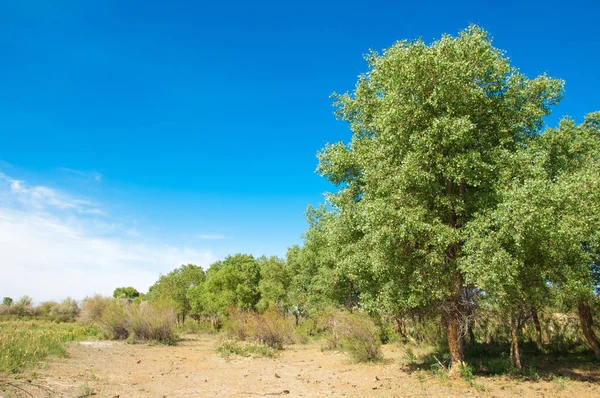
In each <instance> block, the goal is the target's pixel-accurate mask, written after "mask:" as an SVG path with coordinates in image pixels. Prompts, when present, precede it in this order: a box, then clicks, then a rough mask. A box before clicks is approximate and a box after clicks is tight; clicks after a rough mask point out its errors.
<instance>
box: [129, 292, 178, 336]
mask: <svg viewBox="0 0 600 398" xmlns="http://www.w3.org/2000/svg"><path fill="white" fill-rule="evenodd" d="M125 314H126V318H127V329H128V330H129V332H130V336H131V337H132V338H134V339H135V340H142V341H148V340H152V341H158V342H161V343H167V344H172V343H173V342H175V339H176V335H175V324H176V322H177V313H176V312H175V310H174V309H173V308H172V307H170V306H168V305H167V304H165V303H161V302H143V303H141V304H130V305H128V306H127V307H126V308H125Z"/></svg>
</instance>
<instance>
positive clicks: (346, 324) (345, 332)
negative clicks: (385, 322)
mask: <svg viewBox="0 0 600 398" xmlns="http://www.w3.org/2000/svg"><path fill="white" fill-rule="evenodd" d="M325 319H326V323H327V329H328V331H329V336H328V337H327V339H326V348H329V349H339V350H341V351H344V352H346V353H348V355H349V356H350V357H351V358H352V360H353V361H354V362H373V361H378V360H381V359H382V354H381V339H380V332H379V330H378V328H377V326H376V325H375V323H374V322H373V320H372V319H371V318H370V317H369V316H368V315H366V314H364V313H359V312H356V313H349V312H346V311H340V310H332V311H330V312H329V313H328V314H327V315H326V318H325Z"/></svg>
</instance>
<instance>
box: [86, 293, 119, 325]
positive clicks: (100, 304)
mask: <svg viewBox="0 0 600 398" xmlns="http://www.w3.org/2000/svg"><path fill="white" fill-rule="evenodd" d="M111 301H112V299H111V298H109V297H103V296H100V295H99V294H97V295H95V296H93V297H86V298H85V299H83V303H81V311H80V312H79V322H82V323H85V324H93V323H96V322H98V321H99V320H100V318H102V314H103V312H104V309H105V308H106V306H107V305H108V304H109V303H110V302H111Z"/></svg>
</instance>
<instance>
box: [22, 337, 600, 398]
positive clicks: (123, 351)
mask: <svg viewBox="0 0 600 398" xmlns="http://www.w3.org/2000/svg"><path fill="white" fill-rule="evenodd" d="M216 343H217V338H216V337H213V336H202V337H195V338H192V337H188V338H186V339H184V341H182V342H180V343H178V344H177V345H175V346H150V345H132V344H127V343H124V342H107V341H101V342H79V343H73V344H72V345H70V346H69V348H68V353H69V355H68V357H67V358H54V359H51V360H50V362H49V364H48V366H47V367H46V369H44V370H42V371H40V372H39V374H38V377H37V379H35V380H34V381H33V382H32V384H31V385H30V389H29V391H31V392H33V393H34V395H35V396H40V397H41V396H48V394H47V393H44V392H43V390H41V389H38V390H36V389H35V386H34V385H35V384H38V385H40V386H45V387H44V388H48V389H50V390H52V395H51V396H54V397H70V398H71V397H82V396H91V394H92V393H93V394H94V396H96V397H109V398H117V397H118V398H129V397H133V398H136V397H152V398H153V397H252V396H279V395H286V396H289V397H327V396H331V397H342V396H346V397H412V396H425V397H441V396H492V397H508V396H527V397H534V396H539V397H543V396H561V397H570V398H572V397H600V383H598V382H597V381H596V380H599V378H598V376H600V375H599V374H596V373H597V372H596V373H594V374H585V372H583V371H581V372H580V373H577V374H576V375H577V376H578V377H581V378H582V379H584V381H581V380H570V379H565V380H564V382H561V383H557V382H556V381H554V382H553V381H550V380H546V381H545V380H540V381H519V380H514V379H508V378H504V377H476V378H475V379H474V382H475V384H470V383H467V382H465V381H463V380H460V379H458V380H454V379H444V380H440V379H439V378H438V377H436V376H433V375H431V374H429V373H427V372H423V371H420V372H413V373H409V372H407V370H406V368H403V366H402V365H401V364H400V363H399V361H397V359H398V358H400V357H401V356H402V352H401V350H400V349H399V348H398V347H397V346H392V345H391V346H388V347H384V354H385V357H386V358H387V359H386V361H384V362H383V363H379V364H366V365H365V364H360V365H357V364H352V363H350V362H349V361H348V359H347V357H346V356H345V355H344V354H341V353H337V352H334V351H325V352H322V351H321V349H320V347H319V345H316V344H309V345H295V346H291V347H289V348H287V349H286V350H284V351H283V352H282V353H281V354H280V355H279V356H277V357H276V358H240V357H235V358H232V359H229V360H227V359H224V358H221V357H219V356H218V355H217V353H216V350H215V345H216ZM588 373H589V372H588ZM86 394H87V395H86Z"/></svg>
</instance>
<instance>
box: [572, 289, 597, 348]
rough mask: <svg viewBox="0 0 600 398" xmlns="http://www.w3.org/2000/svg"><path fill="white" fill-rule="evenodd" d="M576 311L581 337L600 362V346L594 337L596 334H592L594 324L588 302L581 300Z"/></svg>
mask: <svg viewBox="0 0 600 398" xmlns="http://www.w3.org/2000/svg"><path fill="white" fill-rule="evenodd" d="M577 309H578V312H579V321H580V322H581V329H582V330H583V335H584V336H585V338H586V340H587V342H588V343H589V345H590V347H592V350H594V354H596V359H598V360H600V344H598V338H597V337H596V333H595V332H594V328H593V326H594V322H593V319H592V312H591V310H590V305H589V303H588V301H587V300H583V301H582V302H581V304H579V306H578V307H577Z"/></svg>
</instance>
